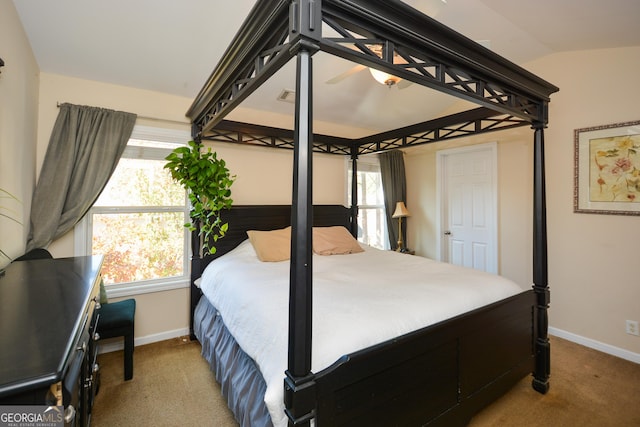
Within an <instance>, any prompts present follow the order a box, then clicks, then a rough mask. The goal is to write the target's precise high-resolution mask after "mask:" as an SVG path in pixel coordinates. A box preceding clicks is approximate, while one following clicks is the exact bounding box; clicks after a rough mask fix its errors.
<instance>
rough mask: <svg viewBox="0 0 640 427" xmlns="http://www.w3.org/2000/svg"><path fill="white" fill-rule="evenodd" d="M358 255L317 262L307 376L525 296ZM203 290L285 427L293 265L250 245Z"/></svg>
mask: <svg viewBox="0 0 640 427" xmlns="http://www.w3.org/2000/svg"><path fill="white" fill-rule="evenodd" d="M364 248H365V251H364V252H362V253H357V254H350V255H333V256H320V255H314V256H313V337H312V343H313V349H312V370H313V372H318V371H320V370H322V369H323V368H326V367H327V366H329V365H331V364H332V363H333V362H335V361H336V360H338V358H339V357H340V356H342V355H345V354H348V353H352V352H354V351H356V350H359V349H362V348H365V347H369V346H371V345H373V344H377V343H380V342H382V341H385V340H387V339H390V338H393V337H396V336H398V335H402V334H405V333H407V332H410V331H413V330H416V329H419V328H421V327H424V326H427V325H430V324H433V323H437V322H439V321H441V320H445V319H448V318H451V317H453V316H456V315H458V314H461V313H464V312H467V311H470V310H473V309H475V308H478V307H481V306H484V305H487V304H489V303H491V302H494V301H498V300H501V299H504V298H507V297H509V296H511V295H515V294H517V293H519V292H522V289H520V287H518V286H517V285H516V284H515V283H513V282H511V281H509V280H507V279H505V278H502V277H499V276H496V275H492V274H488V273H483V272H480V271H477V270H472V269H466V268H461V267H457V266H454V265H451V264H445V263H440V262H436V261H432V260H429V259H427V258H422V257H417V256H410V255H405V254H399V253H395V252H390V251H381V250H377V249H373V248H370V247H364ZM201 289H202V291H203V293H204V294H205V295H206V297H207V298H208V299H209V301H210V302H211V303H212V304H213V305H214V306H215V307H216V308H217V309H218V311H219V312H220V314H221V315H222V319H223V321H224V323H225V325H226V327H227V329H228V330H229V331H230V332H231V334H232V335H233V336H234V337H235V339H236V341H237V342H238V344H239V345H240V347H241V348H242V349H243V350H244V351H245V352H246V353H247V354H248V355H249V356H250V357H251V358H252V359H253V360H254V361H255V362H256V363H257V365H258V367H259V369H260V371H261V372H262V375H263V377H264V379H265V382H266V383H267V390H266V393H265V403H266V405H267V408H268V409H269V412H270V414H271V418H272V420H273V423H274V426H276V427H279V426H285V425H287V418H286V416H285V414H284V403H283V379H284V372H285V370H286V369H287V342H288V336H287V334H288V310H289V308H288V307H289V262H288V261H285V262H276V263H273V262H260V261H259V260H258V258H257V256H256V254H255V251H254V250H253V247H252V246H251V243H250V242H249V241H248V240H247V241H245V242H243V243H242V244H240V246H238V248H236V249H234V250H233V251H231V252H230V253H228V254H226V255H224V256H222V257H220V258H219V259H217V260H216V261H214V262H212V263H211V264H210V265H209V266H208V267H207V268H206V270H205V271H204V273H203V275H202V282H201Z"/></svg>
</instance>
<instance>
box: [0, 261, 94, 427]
mask: <svg viewBox="0 0 640 427" xmlns="http://www.w3.org/2000/svg"><path fill="white" fill-rule="evenodd" d="M101 266H102V257H101V256H87V257H75V258H58V259H42V260H30V261H19V262H14V263H12V264H11V265H9V266H8V267H7V268H6V272H5V274H4V275H3V276H2V277H0V404H12V405H13V404H21V405H64V406H65V415H68V416H71V415H73V413H75V412H76V411H78V412H80V417H79V419H77V418H76V419H74V420H73V422H72V424H74V425H88V423H89V414H90V411H91V403H92V400H93V394H94V388H95V382H96V379H95V377H94V371H95V375H97V365H96V364H95V353H96V345H95V343H94V340H93V337H92V335H93V328H95V322H96V321H97V319H95V318H94V309H95V305H96V302H97V301H98V300H99V296H98V295H99V290H100V288H99V277H100V268H101ZM70 406H71V407H70Z"/></svg>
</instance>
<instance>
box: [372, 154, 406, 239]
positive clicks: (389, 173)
mask: <svg viewBox="0 0 640 427" xmlns="http://www.w3.org/2000/svg"><path fill="white" fill-rule="evenodd" d="M379 156H380V176H381V178H382V191H384V207H385V212H386V214H387V229H388V231H389V244H390V246H391V249H393V250H395V249H396V248H397V247H398V219H397V218H391V215H393V211H394V210H395V208H396V203H397V202H405V205H406V203H407V179H406V177H405V173H404V158H403V155H402V151H400V150H393V151H386V152H383V153H380V154H379ZM402 241H403V242H406V241H407V227H406V226H405V227H402Z"/></svg>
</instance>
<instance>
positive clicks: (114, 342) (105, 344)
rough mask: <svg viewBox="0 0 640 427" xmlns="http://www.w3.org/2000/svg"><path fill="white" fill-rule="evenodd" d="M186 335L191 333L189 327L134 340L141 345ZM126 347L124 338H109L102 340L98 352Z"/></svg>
mask: <svg viewBox="0 0 640 427" xmlns="http://www.w3.org/2000/svg"><path fill="white" fill-rule="evenodd" d="M185 335H189V328H182V329H174V330H173V331H165V332H161V333H159V334H152V335H146V336H144V337H138V338H135V339H134V340H133V342H134V346H135V347H137V346H140V345H145V344H151V343H154V342H158V341H165V340H170V339H172V338H178V337H182V336H185ZM123 348H124V341H123V339H122V338H113V339H107V340H104V341H101V342H100V345H99V346H98V353H100V354H102V353H111V352H112V351H118V350H122V349H123Z"/></svg>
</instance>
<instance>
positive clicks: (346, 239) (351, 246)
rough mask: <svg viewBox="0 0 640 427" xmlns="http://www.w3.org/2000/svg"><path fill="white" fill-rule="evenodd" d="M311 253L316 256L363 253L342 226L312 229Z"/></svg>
mask: <svg viewBox="0 0 640 427" xmlns="http://www.w3.org/2000/svg"><path fill="white" fill-rule="evenodd" d="M313 251H314V252H315V253H317V254H318V255H343V254H355V253H358V252H364V249H362V247H361V246H360V244H359V243H358V241H357V240H356V239H355V238H354V237H353V236H352V235H351V233H349V231H348V230H347V229H346V228H344V227H342V226H335V227H313Z"/></svg>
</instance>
